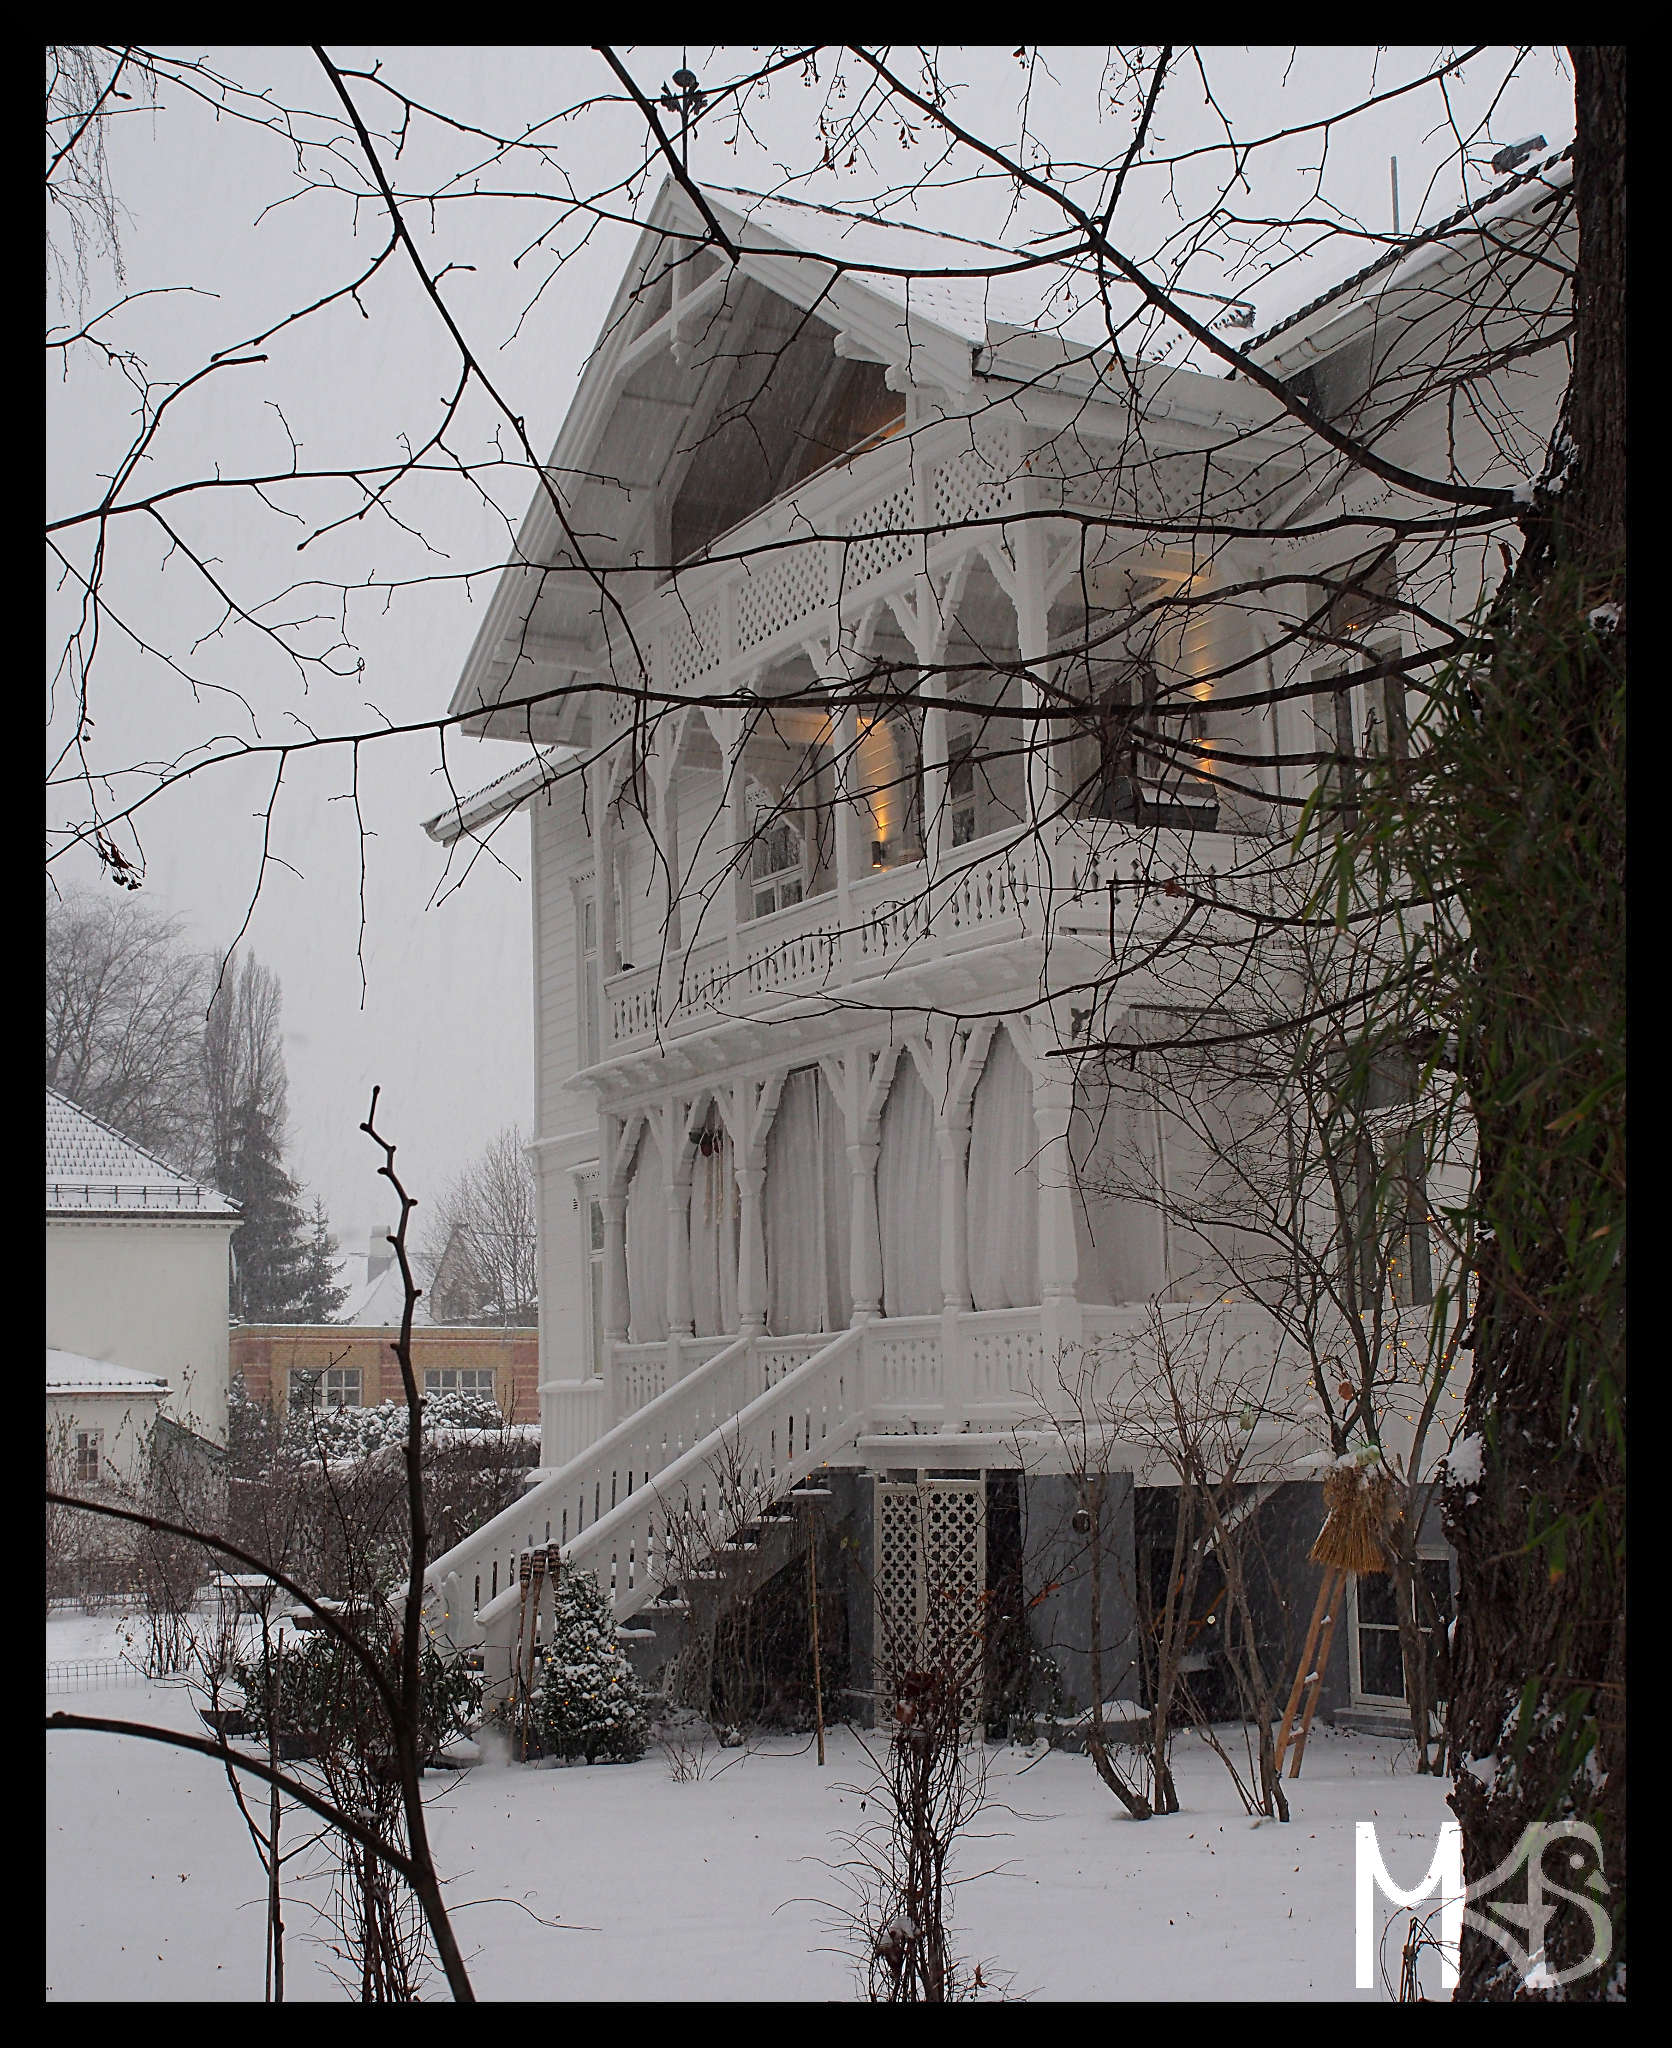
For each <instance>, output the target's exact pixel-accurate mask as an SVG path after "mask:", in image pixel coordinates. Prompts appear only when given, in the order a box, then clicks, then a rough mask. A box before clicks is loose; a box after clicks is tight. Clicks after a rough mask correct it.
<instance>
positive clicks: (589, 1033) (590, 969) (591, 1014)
mask: <svg viewBox="0 0 1672 2048" xmlns="http://www.w3.org/2000/svg"><path fill="white" fill-rule="evenodd" d="M569 888H570V892H571V894H572V896H573V898H574V905H575V1019H576V1047H575V1050H576V1053H577V1055H578V1057H579V1062H580V1064H581V1066H583V1067H590V1066H593V1065H595V1064H596V1063H597V1059H598V1051H599V1036H598V1019H599V1016H600V1014H601V1012H602V1009H603V983H602V980H601V979H600V976H599V972H598V898H597V894H596V892H595V890H594V888H593V877H592V876H591V875H590V874H584V875H574V876H571V878H570V882H569Z"/></svg>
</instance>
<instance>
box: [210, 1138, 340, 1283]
mask: <svg viewBox="0 0 1672 2048" xmlns="http://www.w3.org/2000/svg"><path fill="white" fill-rule="evenodd" d="M216 1174H217V1178H218V1180H219V1184H220V1187H221V1190H222V1192H223V1193H225V1194H227V1195H229V1196H230V1197H231V1198H232V1200H233V1201H235V1202H236V1203H237V1204H238V1207H239V1211H240V1213H241V1214H242V1216H243V1219H244V1220H243V1223H242V1226H241V1227H240V1229H239V1230H238V1233H237V1235H236V1237H235V1239H234V1241H233V1285H232V1309H233V1314H234V1315H235V1316H237V1317H238V1319H239V1320H240V1321H241V1322H246V1323H299V1322H316V1321H324V1320H326V1319H327V1318H326V1317H325V1316H323V1315H319V1314H316V1313H315V1311H316V1309H319V1308H321V1307H323V1306H324V1304H325V1303H326V1301H327V1300H329V1299H330V1297H332V1296H335V1303H334V1304H333V1306H335V1305H336V1304H340V1302H341V1300H342V1291H341V1290H340V1289H337V1288H334V1287H332V1286H331V1284H330V1280H331V1274H330V1265H329V1260H330V1256H331V1249H332V1247H331V1240H330V1237H329V1234H328V1233H327V1234H325V1235H324V1236H323V1238H322V1236H321V1232H322V1229H323V1222H324V1219H323V1216H322V1215H319V1214H317V1213H316V1216H315V1219H314V1228H313V1234H312V1236H311V1237H310V1235H309V1231H308V1219H307V1217H306V1215H305V1214H304V1212H303V1209H302V1205H301V1202H300V1200H299V1199H298V1195H299V1190H298V1188H297V1185H296V1183H295V1181H294V1180H292V1179H291V1177H290V1175H289V1174H288V1173H287V1172H286V1171H285V1165H284V1156H283V1153H282V1152H281V1150H280V1145H279V1135H278V1131H277V1129H276V1128H275V1124H274V1119H273V1117H272V1115H271V1114H270V1113H269V1112H268V1111H266V1110H264V1109H262V1108H261V1107H260V1106H259V1105H258V1104H257V1103H254V1102H246V1103H245V1104H244V1105H243V1106H242V1108H241V1109H240V1110H239V1112H238V1113H237V1115H236V1116H235V1118H234V1119H233V1122H232V1126H231V1130H230V1132H229V1134H228V1141H227V1144H226V1148H225V1151H224V1152H223V1154H222V1156H221V1157H220V1158H218V1159H217V1161H216ZM322 1244H323V1263H322V1253H321V1247H322Z"/></svg>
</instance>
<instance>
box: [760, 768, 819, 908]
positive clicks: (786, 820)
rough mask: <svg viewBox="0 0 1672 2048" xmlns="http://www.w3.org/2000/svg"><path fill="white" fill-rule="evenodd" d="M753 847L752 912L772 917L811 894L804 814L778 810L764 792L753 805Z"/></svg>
mask: <svg viewBox="0 0 1672 2048" xmlns="http://www.w3.org/2000/svg"><path fill="white" fill-rule="evenodd" d="M752 809H753V810H754V822H753V826H752V829H751V833H750V846H749V898H750V904H751V906H752V908H751V915H753V916H755V917H770V916H771V915H772V913H773V912H774V911H775V910H787V909H788V908H789V907H790V905H791V904H792V903H799V902H800V901H801V900H802V898H803V897H804V896H805V895H806V893H807V841H806V835H805V834H804V833H803V831H802V828H801V818H800V814H799V813H797V812H788V813H786V812H782V811H777V810H774V809H773V808H772V806H771V803H770V800H769V799H767V798H766V797H765V796H764V795H763V796H760V797H758V798H757V799H756V800H755V803H754V805H753V806H752Z"/></svg>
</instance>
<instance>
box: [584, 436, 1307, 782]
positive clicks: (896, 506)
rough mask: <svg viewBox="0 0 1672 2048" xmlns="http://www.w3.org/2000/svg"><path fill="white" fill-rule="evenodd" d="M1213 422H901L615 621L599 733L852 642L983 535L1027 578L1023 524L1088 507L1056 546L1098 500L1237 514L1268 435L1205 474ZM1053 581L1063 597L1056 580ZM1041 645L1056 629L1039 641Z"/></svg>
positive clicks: (1110, 509) (1128, 506)
mask: <svg viewBox="0 0 1672 2048" xmlns="http://www.w3.org/2000/svg"><path fill="white" fill-rule="evenodd" d="M1213 438H1214V437H1213V436H1212V435H1208V436H1206V437H1204V431H1203V430H1202V429H1201V428H1200V427H1196V428H1193V429H1191V430H1190V431H1189V432H1188V433H1187V434H1184V435H1182V436H1181V437H1179V445H1177V446H1174V445H1171V444H1170V442H1169V440H1168V437H1167V434H1166V430H1165V426H1164V424H1161V425H1158V426H1157V427H1156V430H1155V435H1154V441H1155V445H1154V446H1153V447H1152V448H1151V449H1150V450H1149V452H1147V453H1146V454H1145V455H1144V456H1143V458H1142V459H1141V460H1134V459H1133V458H1132V456H1131V454H1130V453H1129V452H1127V453H1121V452H1117V450H1116V449H1115V448H1114V447H1113V446H1109V447H1107V448H1104V447H1101V446H1100V444H1097V443H1094V442H1092V441H1089V440H1088V439H1086V438H1084V437H1083V436H1082V434H1081V432H1080V431H1079V430H1078V429H1077V428H1071V429H1069V430H1066V431H1062V432H1057V433H1047V432H1046V431H1044V430H1043V429H1041V428H1039V427H1036V426H1031V425H1029V424H1027V423H1026V422H1025V421H1024V419H1023V417H1022V414H1021V413H1020V411H1018V410H1017V409H1016V408H1015V407H1014V406H1012V405H1009V404H1005V405H995V406H994V407H993V408H992V409H991V410H989V411H985V412H982V413H978V414H976V415H974V416H971V417H967V418H966V417H960V418H952V419H942V420H936V421H933V422H931V423H928V424H925V425H919V426H916V427H913V428H910V429H909V430H908V429H905V428H903V427H902V426H895V427H890V428H889V429H887V430H886V431H885V432H883V433H882V434H880V435H878V436H875V437H873V439H872V440H870V441H868V442H866V443H863V444H862V445H861V446H860V447H859V448H857V449H854V450H850V451H849V452H848V453H847V454H845V455H842V456H840V457H838V458H836V459H835V460H834V461H832V462H829V463H827V464H826V465H825V467H824V468H822V469H820V470H818V471H816V472H815V473H814V474H813V475H811V476H809V477H808V478H806V479H805V480H804V481H803V482H802V483H800V484H799V485H797V486H796V488H795V489H793V490H791V491H788V492H786V493H785V494H784V495H782V496H781V497H778V498H776V499H774V500H773V501H772V502H771V503H770V504H768V505H765V506H763V507H762V508H761V510H760V511H758V512H755V513H753V514H751V515H750V516H749V517H748V518H747V519H745V520H743V521H741V522H740V523H739V524H738V525H736V526H734V527H732V528H731V529H730V530H729V531H727V532H725V533H722V534H720V535H719V536H717V537H716V538H715V539H714V540H713V541H711V542H710V543H709V544H708V546H707V548H706V549H705V550H704V551H703V554H702V555H701V556H700V557H699V558H697V559H696V560H694V561H692V562H690V563H689V564H687V565H686V566H684V567H682V568H680V569H678V570H676V571H675V572H674V573H673V575H672V576H671V577H670V578H668V580H667V581H666V582H665V583H664V584H663V585H662V586H661V588H659V589H658V590H656V591H655V592H653V593H652V594H651V595H649V596H647V597H645V598H643V599H641V600H640V601H639V602H637V603H636V604H633V605H630V606H629V607H628V610H627V612H626V615H625V621H624V622H622V621H620V620H619V619H617V622H616V623H615V624H614V625H613V626H608V628H607V629H608V637H609V643H610V645H609V655H608V659H607V660H606V661H605V662H604V663H602V664H599V667H600V669H601V671H602V673H604V674H605V675H607V677H608V680H609V683H610V689H609V691H608V692H607V693H606V694H604V695H603V697H602V703H601V719H600V723H599V725H598V727H597V729H595V731H594V735H593V740H594V744H595V745H596V744H599V743H601V742H603V741H607V740H608V739H609V737H610V736H611V735H612V734H616V733H619V732H622V731H625V730H626V729H627V728H628V727H630V726H631V725H633V723H634V722H635V720H637V719H642V717H643V716H644V714H645V710H646V708H647V705H648V707H649V708H650V710H651V711H652V713H653V714H654V712H655V711H656V710H658V709H659V708H660V705H661V703H662V702H664V701H665V699H666V698H667V697H668V696H670V695H673V696H683V695H691V696H699V695H700V696H705V697H712V696H714V695H717V694H721V693H729V692H730V691H733V690H737V689H742V688H746V687H748V686H749V684H750V683H751V681H752V680H753V679H754V678H755V677H757V676H758V675H760V674H761V673H762V672H763V671H765V670H767V669H769V668H770V667H771V666H772V664H773V663H774V662H775V661H777V660H780V659H782V658H783V657H785V656H786V655H793V654H794V653H796V652H797V651H798V650H800V649H802V648H803V647H805V646H806V645H807V643H808V642H809V641H819V642H821V643H822V645H823V646H824V648H825V649H826V651H827V652H833V651H835V650H837V649H840V648H842V647H844V646H846V647H852V646H853V645H854V644H855V643H856V642H857V641H859V640H860V639H861V638H862V636H863V633H864V629H865V626H866V622H867V620H868V618H871V617H874V616H875V614H876V610H877V607H878V606H879V605H880V604H882V603H884V602H885V601H888V600H894V599H899V598H900V597H902V595H904V596H906V597H908V598H909V596H910V593H911V591H912V587H913V584H914V582H915V580H916V579H917V578H918V577H919V576H921V575H924V574H927V575H928V576H929V577H930V578H931V579H932V580H933V581H934V582H935V583H936V584H937V586H941V587H942V588H944V587H946V586H947V582H948V578H949V577H950V575H951V572H952V571H953V569H954V567H955V566H956V564H957V563H958V562H959V561H960V560H961V559H963V558H965V557H968V556H969V555H971V554H972V553H974V552H983V553H985V554H986V556H987V557H988V559H989V560H990V561H992V562H993V564H994V567H995V569H996V571H997V573H998V574H999V577H1000V580H1001V581H1002V582H1004V583H1005V584H1006V585H1011V584H1013V583H1014V581H1015V580H1016V579H1017V578H1019V577H1021V576H1022V575H1023V574H1024V573H1025V572H1024V570H1023V569H1022V567H1021V566H1020V564H1019V549H1018V536H1019V535H1020V533H1021V532H1022V530H1023V526H1024V525H1026V526H1028V527H1035V528H1036V527H1037V524H1038V521H1039V520H1040V519H1041V518H1044V519H1049V516H1050V515H1051V514H1052V513H1053V512H1063V513H1066V514H1068V515H1070V518H1071V519H1072V520H1073V524H1072V526H1068V525H1065V526H1064V528H1063V529H1062V531H1061V533H1060V534H1059V535H1058V536H1057V540H1058V543H1059V545H1060V544H1061V543H1062V542H1064V541H1070V540H1073V538H1074V536H1076V535H1084V534H1085V533H1086V531H1087V529H1086V527H1085V525H1084V515H1087V514H1090V515H1092V517H1093V518H1094V519H1095V518H1096V517H1098V516H1099V515H1114V516H1116V517H1123V516H1126V515H1130V514H1132V513H1139V514H1144V513H1147V514H1148V515H1149V516H1152V517H1155V516H1160V515H1161V514H1163V513H1164V510H1165V505H1166V502H1167V500H1168V498H1169V497H1170V495H1172V494H1174V493H1175V492H1182V494H1183V497H1182V499H1181V503H1187V504H1188V506H1189V508H1190V511H1191V513H1192V514H1193V515H1194V516H1195V517H1197V518H1199V519H1200V518H1208V517H1214V516H1229V515H1230V514H1231V513H1232V511H1233V510H1234V509H1235V507H1236V505H1237V504H1238V503H1239V502H1240V500H1241V498H1242V496H1243V495H1244V493H1246V492H1248V491H1250V490H1253V489H1256V488H1258V486H1257V484H1256V481H1255V472H1256V469H1257V468H1258V466H1259V459H1260V455H1261V449H1260V447H1259V445H1258V443H1257V441H1256V440H1251V439H1249V438H1248V437H1247V436H1246V434H1245V435H1244V436H1243V439H1242V442H1241V443H1240V444H1239V445H1238V446H1237V448H1236V450H1235V455H1234V457H1232V456H1229V455H1226V456H1222V457H1218V458H1216V460H1215V463H1214V466H1213V474H1212V476H1211V477H1210V478H1209V479H1208V480H1207V481H1206V482H1205V481H1204V466H1203V455H1204V450H1205V446H1206V445H1207V444H1208V442H1211V440H1212V439H1213ZM1267 466H1268V468H1269V464H1268V465H1267ZM1269 484H1270V479H1269V476H1268V477H1267V479H1266V487H1267V488H1268V489H1269ZM1204 493H1205V494H1206V495H1205V497H1204ZM1007 521H1010V522H1012V524H1010V525H1008V526H1007V525H1006V523H1005V522H1007ZM1018 522H1019V523H1018ZM1092 541H1093V545H1092V549H1091V556H1090V558H1089V559H1090V561H1091V562H1093V563H1095V562H1097V561H1099V560H1100V559H1101V558H1102V557H1104V556H1109V557H1110V558H1111V559H1112V558H1113V556H1114V554H1115V553H1116V552H1120V554H1121V559H1122V569H1121V574H1122V575H1123V576H1125V577H1127V578H1128V579H1130V578H1131V577H1132V576H1133V575H1138V576H1140V577H1141V578H1142V577H1145V576H1146V572H1154V573H1149V574H1148V577H1147V580H1149V581H1156V580H1159V578H1160V577H1164V576H1166V575H1167V574H1169V573H1173V572H1176V568H1177V565H1176V564H1173V563H1172V556H1173V554H1174V553H1176V550H1169V549H1167V548H1166V547H1164V546H1158V545H1152V546H1151V547H1149V548H1148V549H1147V550H1145V551H1144V553H1145V561H1144V562H1143V563H1139V562H1138V561H1137V560H1136V557H1135V555H1134V551H1133V549H1132V547H1131V546H1130V544H1128V543H1120V544H1119V547H1118V548H1117V545H1116V543H1114V542H1112V541H1109V540H1107V539H1106V538H1105V537H1103V536H1101V535H1098V534H1096V533H1095V532H1094V533H1093V534H1092ZM1075 557H1076V567H1084V566H1086V565H1087V564H1086V560H1085V559H1084V558H1082V557H1081V552H1080V549H1079V547H1078V545H1077V543H1076V545H1075ZM1129 558H1130V559H1129ZM1181 559H1182V558H1181ZM1169 565H1171V569H1170V566H1169ZM1063 567H1064V564H1062V563H1061V562H1059V564H1058V569H1059V574H1060V573H1061V571H1062V569H1063ZM1069 580H1070V579H1069V577H1068V576H1066V575H1065V576H1063V578H1062V581H1063V583H1064V584H1066V583H1067V582H1068V581H1069ZM1060 587H1061V586H1060V585H1059V588H1060ZM1041 595H1042V596H1043V598H1044V600H1045V604H1046V608H1047V609H1048V608H1049V605H1050V603H1051V601H1052V593H1051V592H1050V591H1049V590H1046V591H1044V592H1042V593H1041ZM1044 653H1045V649H1044V648H1043V646H1041V647H1038V648H1035V649H1032V650H1029V651H1028V658H1029V659H1032V658H1037V657H1040V656H1043V654H1044ZM640 688H642V689H643V690H645V691H648V692H649V693H650V695H649V697H648V698H644V697H641V696H640V695H639V689H640Z"/></svg>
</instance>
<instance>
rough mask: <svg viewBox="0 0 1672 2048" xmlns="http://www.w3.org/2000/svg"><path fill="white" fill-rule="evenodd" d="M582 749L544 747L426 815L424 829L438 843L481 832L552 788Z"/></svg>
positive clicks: (446, 844)
mask: <svg viewBox="0 0 1672 2048" xmlns="http://www.w3.org/2000/svg"><path fill="white" fill-rule="evenodd" d="M580 752H581V750H580V748H579V747H541V748H539V749H538V750H537V751H536V752H535V754H534V756H533V758H532V759H530V760H527V761H523V762H520V763H519V764H518V765H517V766H516V767H515V768H508V769H507V770H506V771H505V773H504V774H503V775H496V776H495V777H494V779H493V781H492V782H485V783H484V784H483V785H482V787H481V788H480V789H479V790H477V791H476V792H475V793H474V794H473V795H471V796H466V797H460V798H459V799H458V801H457V802H456V803H451V804H449V805H448V806H447V808H446V810H444V811H438V812H437V813H436V815H435V816H434V817H433V818H426V819H425V820H424V830H425V831H426V832H427V833H428V834H429V835H430V837H431V838H432V839H433V840H435V841H436V843H437V844H438V845H440V846H451V845H452V843H453V841H454V840H455V839H458V838H460V837H462V836H463V835H464V834H465V833H468V832H479V831H480V830H481V829H482V827H483V826H484V825H491V824H492V823H493V821H494V820H495V819H496V818H502V817H504V816H505V814H506V813H507V812H508V811H514V810H515V809H516V808H517V806H518V805H519V804H521V803H526V802H527V801H528V799H529V798H530V797H531V796H533V795H534V794H535V793H536V791H538V790H541V789H546V788H549V787H550V786H551V784H552V783H553V782H554V781H555V780H556V779H557V776H558V773H559V771H560V770H561V769H562V768H563V767H564V765H565V764H566V763H567V762H570V761H575V760H578V759H579V758H580Z"/></svg>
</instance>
